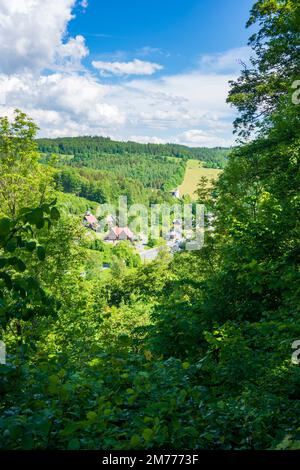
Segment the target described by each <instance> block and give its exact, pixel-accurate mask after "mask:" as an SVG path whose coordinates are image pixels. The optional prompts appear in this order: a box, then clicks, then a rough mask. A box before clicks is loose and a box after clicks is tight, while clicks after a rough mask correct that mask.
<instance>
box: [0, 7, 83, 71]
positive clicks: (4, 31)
mask: <svg viewBox="0 0 300 470" xmlns="http://www.w3.org/2000/svg"><path fill="white" fill-rule="evenodd" d="M74 5H75V0H18V1H12V0H1V3H0V44H1V61H0V72H4V73H8V74H12V73H19V72H22V71H28V70H30V71H40V70H42V69H43V68H46V67H47V68H52V67H55V63H56V61H57V60H61V59H63V58H66V57H68V58H75V59H78V58H82V57H84V56H85V55H87V52H88V51H87V48H86V46H85V45H84V38H83V37H82V36H77V37H76V38H70V39H69V40H67V41H65V40H64V38H65V35H66V28H67V24H68V22H69V21H70V20H71V19H72V17H73V16H72V8H73V7H74Z"/></svg>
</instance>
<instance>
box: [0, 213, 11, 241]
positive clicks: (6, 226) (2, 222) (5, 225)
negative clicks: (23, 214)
mask: <svg viewBox="0 0 300 470" xmlns="http://www.w3.org/2000/svg"><path fill="white" fill-rule="evenodd" d="M10 229H11V220H10V219H9V218H8V217H3V218H2V219H0V236H2V237H3V236H4V237H5V236H6V235H8V233H9V231H10Z"/></svg>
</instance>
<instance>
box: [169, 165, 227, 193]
mask: <svg viewBox="0 0 300 470" xmlns="http://www.w3.org/2000/svg"><path fill="white" fill-rule="evenodd" d="M220 173H222V170H218V169H215V168H204V167H203V166H202V162H200V161H199V160H188V162H187V165H186V170H185V175H184V180H183V183H182V184H181V185H180V186H179V188H178V189H179V191H180V195H181V196H184V195H186V194H187V195H189V196H190V197H191V199H192V200H195V199H196V196H195V191H196V189H197V186H198V184H199V181H200V178H201V177H202V176H205V177H206V178H208V179H209V180H210V182H211V181H213V180H216V179H217V178H218V176H219V175H220Z"/></svg>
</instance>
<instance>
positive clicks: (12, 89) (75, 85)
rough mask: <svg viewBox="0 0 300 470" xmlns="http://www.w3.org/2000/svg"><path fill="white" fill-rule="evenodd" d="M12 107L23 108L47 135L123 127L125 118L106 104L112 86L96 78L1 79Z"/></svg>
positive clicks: (112, 106)
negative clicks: (55, 132) (56, 132)
mask: <svg viewBox="0 0 300 470" xmlns="http://www.w3.org/2000/svg"><path fill="white" fill-rule="evenodd" d="M0 88H1V89H2V90H4V93H5V96H6V104H7V105H9V107H12V108H14V107H21V108H22V109H24V110H25V111H26V112H27V113H28V114H29V115H31V116H32V117H33V118H36V120H37V124H38V125H39V127H40V128H41V129H42V132H43V134H44V135H46V134H47V135H49V133H51V134H52V133H54V132H52V131H55V130H57V131H58V133H60V134H63V133H65V134H69V135H70V132H71V134H72V133H73V132H74V131H75V132H76V134H77V133H80V132H79V131H80V130H84V132H86V133H90V132H91V131H94V132H95V131H96V130H99V129H106V133H107V128H109V129H114V127H115V126H118V127H120V126H122V124H123V123H124V121H125V117H124V114H123V113H122V112H121V111H120V110H119V108H118V107H117V106H116V105H114V104H108V103H107V102H106V95H107V93H108V92H109V90H110V87H109V86H104V85H101V84H99V83H98V82H97V81H96V80H95V79H94V78H93V77H90V76H88V75H86V76H81V75H75V74H61V73H56V74H52V75H48V76H41V77H34V76H32V75H31V74H27V75H26V74H23V75H19V76H14V77H7V76H4V75H2V76H0Z"/></svg>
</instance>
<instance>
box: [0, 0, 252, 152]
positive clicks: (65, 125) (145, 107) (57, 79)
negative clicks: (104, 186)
mask: <svg viewBox="0 0 300 470" xmlns="http://www.w3.org/2000/svg"><path fill="white" fill-rule="evenodd" d="M75 4H76V0H18V1H12V0H1V1H0V42H1V59H0V115H4V114H11V113H12V111H13V109H14V108H15V107H18V108H21V109H24V111H25V112H27V113H28V114H29V115H30V116H31V117H32V118H33V119H34V120H35V121H36V122H37V124H38V125H39V127H40V129H41V135H45V136H51V137H53V136H64V135H80V134H99V135H101V134H102V135H109V136H111V137H114V138H119V139H122V140H128V139H131V140H137V141H139V142H177V143H185V144H187V145H193V146H198V145H208V146H215V145H230V144H231V143H233V139H232V137H231V130H232V126H231V122H232V118H233V111H232V110H231V109H230V108H229V106H228V105H227V104H226V96H227V93H228V81H229V80H231V79H233V78H235V77H236V76H237V71H238V64H239V62H238V60H239V59H241V60H245V59H246V58H247V56H248V55H249V51H248V49H247V48H240V49H234V50H231V51H226V52H224V53H222V54H212V55H204V56H202V57H201V58H200V59H199V62H198V64H197V67H195V69H194V70H190V71H187V72H185V73H177V74H172V75H166V74H164V75H162V76H159V77H153V76H152V75H153V74H154V73H155V72H157V71H160V70H162V68H163V66H162V65H160V64H158V63H155V62H150V61H144V60H139V59H134V60H131V61H127V60H128V58H127V57H126V58H124V57H118V58H115V59H114V60H113V61H112V58H111V57H110V58H109V57H107V59H106V57H105V60H104V61H94V62H92V65H93V67H94V68H95V69H97V70H99V71H100V75H101V74H104V75H105V74H106V75H107V76H108V75H109V76H111V77H113V79H112V80H111V81H109V80H108V79H107V80H106V81H105V82H104V81H103V80H102V81H101V78H100V77H99V76H97V74H96V72H95V71H93V72H92V71H91V70H92V69H91V68H90V69H89V68H87V66H86V65H83V62H82V60H83V59H85V58H86V57H87V56H88V53H89V51H88V48H87V46H86V43H85V38H84V37H83V36H82V35H77V36H75V37H69V36H68V31H67V26H68V23H69V21H70V20H71V19H72V18H73V15H74V13H73V11H74V6H75ZM77 5H81V7H83V8H86V7H87V6H88V5H87V2H86V1H84V0H83V1H81V2H79V1H77ZM137 51H138V50H136V51H135V55H133V57H142V56H143V55H144V56H150V55H152V54H154V53H156V54H158V53H159V50H158V49H154V48H151V47H147V48H143V49H142V50H140V51H139V54H138V52H137ZM160 55H161V57H162V56H163V55H162V54H160ZM109 59H110V61H109ZM85 64H86V62H85ZM134 75H136V77H133V76H134ZM138 75H140V77H139V76H138ZM115 77H117V78H118V80H116V78H115ZM129 77H131V78H130V79H129ZM124 78H125V80H124Z"/></svg>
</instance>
